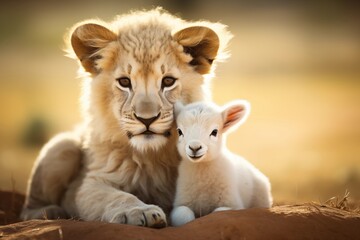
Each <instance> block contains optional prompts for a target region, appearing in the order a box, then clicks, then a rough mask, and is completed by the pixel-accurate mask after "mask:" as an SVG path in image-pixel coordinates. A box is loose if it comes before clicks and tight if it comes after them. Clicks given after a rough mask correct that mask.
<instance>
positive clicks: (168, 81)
mask: <svg viewBox="0 0 360 240" xmlns="http://www.w3.org/2000/svg"><path fill="white" fill-rule="evenodd" d="M176 80H177V79H176V78H174V77H170V76H166V77H163V79H162V80H161V88H162V89H164V88H165V87H171V86H172V85H174V83H175V82H176Z"/></svg>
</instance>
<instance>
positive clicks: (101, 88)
mask: <svg viewBox="0 0 360 240" xmlns="http://www.w3.org/2000/svg"><path fill="white" fill-rule="evenodd" d="M113 28H114V27H113ZM113 28H112V29H113ZM71 45H72V48H73V50H74V52H75V54H76V56H77V58H78V59H79V60H80V61H81V64H82V66H83V68H84V69H85V70H86V71H87V72H88V73H90V74H91V77H92V83H91V90H90V92H91V93H90V95H91V97H90V100H89V101H91V103H90V104H89V105H90V106H89V109H90V111H91V115H92V118H94V119H95V121H94V122H96V123H98V124H99V126H98V127H99V131H101V130H100V128H101V126H100V125H102V128H101V129H102V131H104V129H106V131H108V134H112V133H113V134H119V132H121V134H122V135H123V136H124V137H126V138H127V139H128V140H129V141H130V144H131V145H132V146H133V147H135V148H137V149H138V150H140V151H145V150H147V149H153V150H156V149H158V148H159V147H161V146H164V145H165V144H166V142H167V140H168V138H169V137H170V135H171V131H170V129H172V127H173V125H174V117H173V104H174V103H175V101H177V100H179V99H180V100H182V101H183V102H192V101H195V100H201V99H202V98H203V91H202V84H203V75H204V74H207V73H209V72H210V70H211V65H212V62H213V60H214V59H215V57H216V54H217V51H218V48H219V38H218V36H217V34H216V33H215V32H214V31H213V30H211V29H210V28H208V27H203V26H192V27H187V28H184V29H182V30H179V31H177V32H176V33H171V26H169V25H166V24H164V23H161V21H159V22H158V23H156V22H155V23H154V22H151V23H150V22H149V23H146V22H145V23H141V24H139V23H138V24H137V25H136V24H134V25H133V26H131V28H129V27H124V26H123V27H122V28H121V27H118V29H116V30H114V29H113V30H110V27H105V26H103V25H100V24H98V23H96V24H95V23H85V24H81V25H79V26H77V27H76V28H75V30H74V31H73V33H72V36H71ZM104 125H106V126H105V127H104ZM93 127H95V129H96V128H97V126H93Z"/></svg>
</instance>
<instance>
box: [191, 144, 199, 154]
mask: <svg viewBox="0 0 360 240" xmlns="http://www.w3.org/2000/svg"><path fill="white" fill-rule="evenodd" d="M189 148H190V150H191V151H193V153H194V154H196V152H197V151H199V150H200V149H201V148H202V147H201V145H196V146H192V147H191V146H189Z"/></svg>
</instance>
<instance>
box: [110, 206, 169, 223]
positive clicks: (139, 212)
mask: <svg viewBox="0 0 360 240" xmlns="http://www.w3.org/2000/svg"><path fill="white" fill-rule="evenodd" d="M111 222H116V223H123V224H130V225H135V226H143V227H151V228H164V227H166V226H167V222H166V215H165V213H164V212H163V210H162V209H161V208H159V207H158V206H155V205H146V206H145V207H135V208H132V209H130V210H127V211H125V212H123V213H119V214H116V215H115V217H114V218H113V220H112V221H111Z"/></svg>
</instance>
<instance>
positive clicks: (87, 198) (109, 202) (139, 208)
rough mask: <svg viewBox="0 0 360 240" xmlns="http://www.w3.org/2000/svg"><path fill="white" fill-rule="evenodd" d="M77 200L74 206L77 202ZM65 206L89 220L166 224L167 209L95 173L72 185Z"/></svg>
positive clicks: (153, 225) (159, 225) (162, 225)
mask: <svg viewBox="0 0 360 240" xmlns="http://www.w3.org/2000/svg"><path fill="white" fill-rule="evenodd" d="M74 202H75V206H74V204H73V203H74ZM62 207H63V208H65V209H66V210H67V212H69V213H70V214H71V215H73V216H78V217H80V218H81V219H83V220H86V221H104V222H110V223H122V224H130V225H137V226H145V227H153V228H162V227H166V225H167V221H166V215H165V213H164V211H163V210H162V209H161V208H160V207H158V206H155V205H148V204H145V203H143V202H142V201H141V200H139V199H138V198H137V197H136V196H134V195H132V194H130V193H127V192H124V191H120V190H118V189H116V188H114V187H112V186H110V185H108V184H107V183H106V182H104V181H101V180H100V179H98V178H96V177H92V176H87V177H85V178H84V179H83V180H81V179H78V180H77V181H75V182H74V183H73V185H72V186H70V189H69V191H68V192H67V193H66V195H65V198H64V200H63V203H62Z"/></svg>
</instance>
